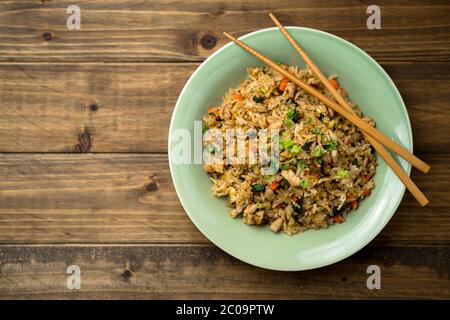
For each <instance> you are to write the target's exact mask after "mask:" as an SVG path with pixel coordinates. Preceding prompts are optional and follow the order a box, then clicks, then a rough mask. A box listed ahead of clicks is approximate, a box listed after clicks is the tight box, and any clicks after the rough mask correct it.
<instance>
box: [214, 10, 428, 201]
mask: <svg viewBox="0 0 450 320" xmlns="http://www.w3.org/2000/svg"><path fill="white" fill-rule="evenodd" d="M269 16H270V18H271V19H272V20H273V22H274V23H275V24H276V25H277V27H278V28H279V29H280V31H281V32H282V33H283V35H284V36H285V37H286V38H287V40H289V42H290V43H291V44H292V45H293V47H294V48H295V50H296V51H297V53H298V54H299V55H300V56H301V57H302V59H303V60H304V61H305V62H306V64H307V65H308V66H309V68H310V69H311V70H312V71H313V72H314V73H315V75H316V76H317V77H318V78H319V80H320V81H321V82H322V83H323V85H324V86H325V88H327V90H328V91H329V92H330V93H331V95H332V96H333V98H334V99H335V100H336V101H337V103H336V102H334V101H333V100H331V99H329V98H328V97H326V96H325V95H323V94H322V93H321V92H319V91H318V90H317V89H315V88H313V87H312V86H310V85H308V84H306V83H304V82H303V81H301V80H300V79H299V78H297V77H296V76H295V75H294V74H292V73H290V72H288V71H286V70H284V69H283V68H281V67H280V66H279V65H278V64H276V63H275V62H273V61H272V60H270V59H269V58H267V57H266V56H264V55H263V54H261V53H259V52H258V51H256V50H255V49H253V48H251V47H250V46H248V45H246V44H245V43H243V42H242V41H240V40H238V39H236V38H234V37H233V36H231V35H229V34H228V33H226V32H224V33H223V34H224V35H225V36H226V37H227V38H229V39H230V40H232V41H233V42H235V43H236V44H237V45H239V46H240V47H242V48H243V49H244V50H246V51H248V52H249V53H251V54H252V55H254V56H255V57H256V58H258V59H259V60H261V61H262V62H264V63H265V64H267V65H268V66H270V67H271V68H272V69H274V70H276V71H278V72H279V73H280V74H281V75H283V76H284V77H286V78H287V79H289V80H290V81H292V82H293V83H294V84H296V85H297V86H299V87H300V88H302V89H303V90H305V91H306V92H308V93H309V94H310V95H312V96H314V97H315V98H317V99H319V100H320V101H321V102H322V103H324V104H325V105H326V106H328V107H329V108H331V109H333V110H334V111H336V112H337V113H339V114H340V115H341V116H343V117H344V118H346V119H347V120H348V121H350V122H351V123H353V124H354V125H355V126H357V127H358V128H359V129H360V130H361V131H362V133H363V134H364V137H365V138H366V139H367V140H368V141H369V143H370V144H371V145H372V146H373V147H374V149H375V150H376V151H377V152H378V153H379V155H380V156H381V157H382V158H383V159H384V160H385V161H386V163H387V164H388V165H389V166H390V167H391V169H392V171H394V173H395V174H396V175H397V176H398V177H399V179H400V180H401V181H402V182H403V184H404V185H405V186H406V188H407V189H408V190H409V191H410V192H411V194H412V195H413V196H414V198H416V200H417V201H418V202H419V203H420V205H421V206H425V205H427V204H428V202H429V201H428V199H427V198H426V197H425V195H424V194H423V193H422V192H421V191H420V190H419V188H417V186H416V185H415V184H414V182H413V181H412V180H411V179H410V178H409V177H408V176H407V175H406V173H405V172H404V171H403V169H402V168H401V167H400V165H399V164H398V163H397V162H396V161H395V160H394V158H392V156H391V155H390V154H389V152H388V151H387V150H386V149H385V147H386V148H388V149H389V150H391V151H393V152H395V153H397V154H398V155H399V156H401V157H402V158H403V159H405V160H406V161H408V162H409V163H411V165H413V166H414V167H416V168H417V169H419V170H420V171H422V172H424V173H427V172H428V171H429V170H430V166H429V165H428V164H426V163H425V162H423V161H422V160H420V159H419V158H417V157H416V156H415V155H413V154H412V153H410V152H409V151H408V150H407V149H406V148H404V147H402V146H400V145H398V144H397V143H395V142H394V141H393V140H391V139H390V138H389V137H387V136H386V135H384V134H383V133H381V132H380V131H378V130H377V129H375V128H374V127H372V126H371V125H370V124H368V123H367V122H365V121H364V120H362V119H361V118H360V117H358V115H356V114H355V113H354V112H353V109H352V108H351V107H350V105H349V104H348V103H347V101H345V99H344V98H343V97H342V96H341V94H340V93H339V92H338V91H337V90H336V89H335V88H334V87H333V85H332V84H331V82H330V81H329V80H328V78H327V77H326V76H325V75H324V74H323V73H322V72H321V71H320V69H319V68H318V67H317V65H316V64H315V63H314V62H313V60H312V59H311V58H310V57H309V56H308V54H307V53H306V52H305V51H304V50H303V49H302V48H301V47H300V45H299V44H298V43H297V42H296V41H295V40H294V39H293V38H292V36H291V35H290V34H289V33H288V32H287V30H286V29H285V28H284V27H283V26H282V25H281V23H280V22H279V21H278V19H277V18H276V17H275V16H274V15H273V14H272V13H270V14H269Z"/></svg>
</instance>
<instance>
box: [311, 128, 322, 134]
mask: <svg viewBox="0 0 450 320" xmlns="http://www.w3.org/2000/svg"><path fill="white" fill-rule="evenodd" d="M311 131H312V133H314V134H319V133H320V128H318V127H314V128H313V129H312V130H311Z"/></svg>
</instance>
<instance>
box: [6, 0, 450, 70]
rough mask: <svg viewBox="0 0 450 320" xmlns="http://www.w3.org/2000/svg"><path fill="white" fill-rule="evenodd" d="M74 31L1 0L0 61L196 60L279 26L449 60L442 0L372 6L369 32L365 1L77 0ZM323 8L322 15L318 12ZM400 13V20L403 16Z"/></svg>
mask: <svg viewBox="0 0 450 320" xmlns="http://www.w3.org/2000/svg"><path fill="white" fill-rule="evenodd" d="M76 3H77V4H78V5H79V6H80V7H81V30H79V31H72V30H68V29H67V27H66V19H67V17H68V16H69V15H68V14H67V13H66V9H67V7H68V6H69V5H71V4H73V1H71V0H64V1H34V0H33V1H31V0H29V1H25V0H24V1H2V2H0V12H1V14H0V26H1V29H0V30H1V32H0V61H52V62H54V61H161V60H165V61H199V60H203V59H204V58H205V57H207V56H208V55H210V54H211V53H212V52H213V51H215V50H216V49H218V48H220V47H222V46H223V45H224V44H225V43H227V42H228V41H227V40H226V39H225V38H224V37H223V36H222V31H228V32H231V33H234V34H236V35H243V34H246V33H249V32H252V31H255V30H258V29H261V28H266V27H272V26H273V24H272V22H271V21H270V19H269V18H268V17H267V13H268V12H269V11H272V12H274V13H275V14H277V16H278V17H279V18H280V19H281V21H282V22H283V23H284V24H286V25H300V26H306V27H311V28H316V29H321V30H324V31H328V32H331V33H334V34H336V35H338V36H340V37H343V38H345V39H347V40H349V41H351V42H354V43H355V44H357V45H358V46H360V47H361V48H362V49H363V50H365V51H367V52H368V53H369V54H371V55H372V56H373V57H375V58H376V59H379V60H383V61H405V60H409V61H424V60H426V61H449V60H450V41H449V40H450V38H449V37H450V33H449V23H448V16H449V14H450V5H449V3H448V1H445V0H441V1H435V0H434V1H432V0H428V1H419V0H416V1H406V0H403V1H395V2H394V3H393V2H391V1H387V0H385V1H377V4H378V5H379V6H380V7H381V17H382V19H381V20H382V28H381V30H368V29H367V27H366V19H367V18H368V16H369V15H368V14H367V13H366V9H367V7H368V6H369V4H367V3H365V2H364V1H352V0H345V1H338V2H337V1H332V2H330V1H327V0H320V1H316V0H302V1H288V0H283V1H276V2H274V1H269V0H252V1H240V0H234V1H225V0H221V1H210V0H202V1H195V2H180V1H175V0H163V1H157V2H155V1H139V2H136V1H132V0H118V1H117V0H95V1H92V0H89V1H88V0H79V1H77V2H76ZM324 8H326V9H324ZM405 12H407V14H405Z"/></svg>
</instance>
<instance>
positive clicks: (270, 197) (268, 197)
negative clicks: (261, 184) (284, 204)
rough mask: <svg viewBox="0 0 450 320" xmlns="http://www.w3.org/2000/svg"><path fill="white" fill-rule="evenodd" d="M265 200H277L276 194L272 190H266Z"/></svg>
mask: <svg viewBox="0 0 450 320" xmlns="http://www.w3.org/2000/svg"><path fill="white" fill-rule="evenodd" d="M264 198H265V199H266V200H269V201H273V199H275V192H273V190H272V189H270V188H266V191H265V192H264Z"/></svg>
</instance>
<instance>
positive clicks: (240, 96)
mask: <svg viewBox="0 0 450 320" xmlns="http://www.w3.org/2000/svg"><path fill="white" fill-rule="evenodd" d="M233 99H234V100H235V101H242V100H243V99H244V98H243V97H242V95H241V94H240V93H239V92H237V93H236V94H235V95H234V97H233Z"/></svg>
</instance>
